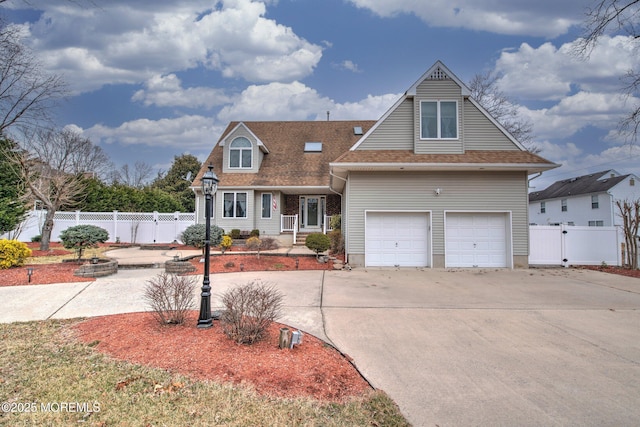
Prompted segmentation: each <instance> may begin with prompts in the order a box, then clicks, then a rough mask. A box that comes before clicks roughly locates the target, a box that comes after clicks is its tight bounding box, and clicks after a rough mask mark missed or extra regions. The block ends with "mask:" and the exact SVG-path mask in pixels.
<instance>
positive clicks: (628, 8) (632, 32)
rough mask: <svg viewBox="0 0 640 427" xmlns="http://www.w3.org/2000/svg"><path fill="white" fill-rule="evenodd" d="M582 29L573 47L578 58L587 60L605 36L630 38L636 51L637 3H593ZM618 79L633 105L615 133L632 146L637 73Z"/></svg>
mask: <svg viewBox="0 0 640 427" xmlns="http://www.w3.org/2000/svg"><path fill="white" fill-rule="evenodd" d="M584 26H585V33H584V36H583V37H582V38H581V39H579V40H578V41H577V42H576V43H575V45H574V51H573V52H574V54H575V55H577V56H578V57H581V58H584V59H586V58H589V56H590V55H591V52H592V51H593V49H594V48H595V47H596V45H597V44H598V41H599V40H600V38H601V37H602V36H603V35H605V34H607V33H611V34H626V35H628V36H630V37H631V39H632V40H633V43H634V44H635V48H636V49H637V47H638V42H639V40H640V0H595V1H594V3H593V6H592V7H590V8H589V9H587V14H586V19H585V22H584ZM635 53H636V54H637V51H636V52H635ZM621 77H622V78H623V80H624V81H625V84H624V85H623V87H622V88H621V90H622V93H623V94H624V95H625V96H626V97H627V101H628V102H629V101H630V102H632V103H633V104H632V105H631V106H630V107H631V108H630V111H629V114H628V115H627V116H625V117H624V118H623V119H622V120H621V121H620V123H619V126H618V130H619V132H620V134H621V135H622V136H624V137H626V138H627V141H628V142H629V143H633V142H634V141H636V140H637V138H638V131H639V130H640V102H638V95H639V94H640V71H639V70H634V69H629V70H627V73H626V75H624V76H621Z"/></svg>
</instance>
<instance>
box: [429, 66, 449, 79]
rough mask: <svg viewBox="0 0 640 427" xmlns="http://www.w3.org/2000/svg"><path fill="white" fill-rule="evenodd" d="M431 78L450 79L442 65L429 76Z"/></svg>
mask: <svg viewBox="0 0 640 427" xmlns="http://www.w3.org/2000/svg"><path fill="white" fill-rule="evenodd" d="M427 79H429V80H449V76H448V75H447V73H445V72H444V71H443V70H442V69H441V68H440V67H437V68H436V69H435V70H434V71H433V73H431V74H430V75H429V77H427Z"/></svg>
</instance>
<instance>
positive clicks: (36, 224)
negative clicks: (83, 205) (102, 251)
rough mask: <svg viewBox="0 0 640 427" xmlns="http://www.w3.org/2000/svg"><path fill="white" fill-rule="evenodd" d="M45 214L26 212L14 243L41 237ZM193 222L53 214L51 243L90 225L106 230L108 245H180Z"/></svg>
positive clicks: (148, 215)
mask: <svg viewBox="0 0 640 427" xmlns="http://www.w3.org/2000/svg"><path fill="white" fill-rule="evenodd" d="M45 214H46V211H43V210H33V211H30V212H29V215H28V217H27V219H26V221H25V223H24V224H23V226H22V229H21V231H20V234H19V235H18V236H17V239H18V240H20V241H23V242H29V241H31V238H32V237H34V236H37V235H39V234H41V231H42V225H43V223H44V216H45ZM195 220H196V216H195V213H183V212H173V213H158V212H118V211H113V212H81V211H75V212H56V214H55V217H54V226H53V231H52V233H51V241H54V242H55V241H59V240H60V233H61V232H62V231H64V230H66V229H67V228H69V227H73V226H75V225H83V224H90V225H96V226H98V227H101V228H104V229H105V230H107V231H108V232H109V240H108V241H109V242H116V241H119V242H122V243H171V242H174V241H180V234H181V233H182V232H183V231H184V230H185V229H186V228H187V227H188V226H190V225H193V224H195ZM13 237H15V236H13Z"/></svg>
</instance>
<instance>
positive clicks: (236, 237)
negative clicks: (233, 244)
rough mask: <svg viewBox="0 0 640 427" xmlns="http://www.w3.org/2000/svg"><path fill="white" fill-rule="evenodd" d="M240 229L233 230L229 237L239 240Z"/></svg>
mask: <svg viewBox="0 0 640 427" xmlns="http://www.w3.org/2000/svg"><path fill="white" fill-rule="evenodd" d="M240 234H241V232H240V229H238V228H234V229H233V230H231V233H229V236H230V237H231V238H232V239H233V240H238V239H239V238H240Z"/></svg>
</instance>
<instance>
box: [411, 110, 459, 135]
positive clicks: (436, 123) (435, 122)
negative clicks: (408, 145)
mask: <svg viewBox="0 0 640 427" xmlns="http://www.w3.org/2000/svg"><path fill="white" fill-rule="evenodd" d="M420 138H422V139H457V138H458V102H457V101H422V102H421V103H420Z"/></svg>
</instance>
